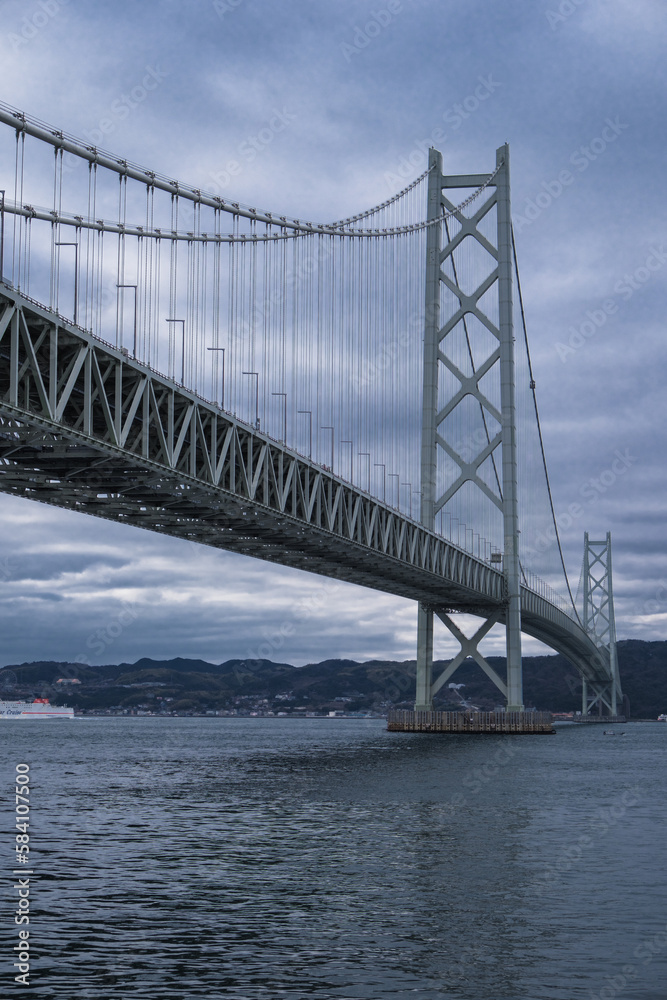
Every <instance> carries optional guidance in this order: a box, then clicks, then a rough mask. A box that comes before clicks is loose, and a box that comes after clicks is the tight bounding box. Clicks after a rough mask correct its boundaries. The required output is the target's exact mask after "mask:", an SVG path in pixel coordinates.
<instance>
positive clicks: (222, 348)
mask: <svg viewBox="0 0 667 1000" xmlns="http://www.w3.org/2000/svg"><path fill="white" fill-rule="evenodd" d="M206 350H207V351H221V352H222V379H221V381H222V391H221V398H220V409H221V410H224V408H225V350H226V348H224V347H207V348H206Z"/></svg>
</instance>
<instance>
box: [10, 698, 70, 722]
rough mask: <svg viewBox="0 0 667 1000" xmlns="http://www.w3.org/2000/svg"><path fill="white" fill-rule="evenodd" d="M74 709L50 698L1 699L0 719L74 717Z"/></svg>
mask: <svg viewBox="0 0 667 1000" xmlns="http://www.w3.org/2000/svg"><path fill="white" fill-rule="evenodd" d="M73 718H74V709H73V708H67V707H66V706H65V705H52V704H51V703H50V701H49V699H48V698H35V700H34V701H0V719H73Z"/></svg>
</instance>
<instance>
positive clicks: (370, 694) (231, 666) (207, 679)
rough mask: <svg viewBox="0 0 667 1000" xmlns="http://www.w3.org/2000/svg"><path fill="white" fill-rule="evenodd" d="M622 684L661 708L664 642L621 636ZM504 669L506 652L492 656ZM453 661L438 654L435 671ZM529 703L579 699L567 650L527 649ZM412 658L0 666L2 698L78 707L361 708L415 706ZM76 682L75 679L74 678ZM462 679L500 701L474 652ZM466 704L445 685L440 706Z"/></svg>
mask: <svg viewBox="0 0 667 1000" xmlns="http://www.w3.org/2000/svg"><path fill="white" fill-rule="evenodd" d="M618 652H619V664H620V670H621V679H622V683H623V690H624V693H625V694H627V695H628V697H629V699H630V707H631V712H632V716H633V717H635V718H657V716H658V715H659V714H660V713H662V712H667V642H641V641H638V640H626V641H623V642H620V643H619V646H618ZM489 662H490V663H491V665H492V666H494V667H495V668H496V670H498V671H499V672H500V673H501V674H502V673H503V672H504V666H505V664H504V660H503V659H502V658H501V657H489ZM446 663H447V661H441V662H439V663H437V664H436V668H435V669H436V676H437V671H438V670H439V669H441V668H443V667H444V666H446ZM523 664H524V699H525V703H526V705H527V706H535V707H536V708H538V709H543V710H548V711H554V712H567V711H572V710H576V709H579V708H580V707H581V683H580V680H579V676H578V674H577V672H576V671H575V670H574V669H573V668H572V667H571V666H570V664H569V663H568V662H567V661H566V660H565V659H564V658H563V657H561V656H526V657H524V661H523ZM414 676H415V661H414V660H407V661H403V662H395V661H389V660H373V661H370V662H365V663H357V662H356V661H353V660H335V659H331V660H323V661H322V662H320V663H310V664H308V665H306V666H303V667H294V666H292V665H291V664H288V663H273V662H271V661H269V660H226V661H224V662H222V663H219V664H213V663H207V662H206V661H204V660H186V659H180V658H176V659H172V660H152V659H141V660H138V661H137V662H136V663H131V664H130V663H119V664H106V665H104V666H94V665H92V666H88V665H84V664H80V663H63V662H56V661H48V662H38V663H22V664H10V665H8V666H6V667H4V668H2V669H1V670H0V696H1V697H3V698H5V699H20V698H32V697H35V696H36V697H48V698H50V699H51V701H52V702H55V703H58V702H59V703H67V704H69V705H73V706H74V707H75V708H77V709H87V710H108V709H111V710H115V711H128V710H129V711H134V710H145V711H160V712H181V713H182V712H185V713H187V712H193V713H198V712H202V711H221V710H228V711H234V712H241V713H245V712H248V711H258V712H260V713H271V712H273V713H274V714H275V713H277V712H278V711H280V712H286V713H287V714H293V713H295V712H304V711H311V712H328V711H332V710H336V709H338V710H345V711H349V712H360V711H369V710H373V711H376V712H383V711H386V710H387V708H391V707H393V706H397V705H400V706H404V707H409V706H410V705H411V702H412V700H413V698H414ZM77 681H78V682H80V683H76V682H77ZM452 682H456V683H457V684H464V685H465V686H464V687H463V688H461V689H460V693H461V695H462V696H463V697H465V698H466V699H467V700H468V701H469V702H471V703H473V704H475V705H477V706H479V707H480V708H482V709H491V708H493V707H494V706H495V705H497V704H498V703H499V701H500V699H499V697H498V694H497V692H496V690H495V688H494V687H493V686H492V684H491V682H490V681H489V680H488V678H487V677H486V676H485V675H484V674H483V672H482V671H481V670H480V669H479V668H478V667H477V666H476V665H475V664H473V663H472V662H471V661H468V662H466V663H464V664H463V665H462V666H461V668H460V669H459V670H458V671H457V673H456V674H455V675H454V677H453V678H452ZM458 705H460V701H458V700H457V696H456V695H455V694H454V693H453V692H452V691H450V690H449V689H448V687H447V686H446V685H445V687H444V688H443V689H442V691H441V692H440V695H439V698H438V701H437V705H436V707H451V708H453V707H455V706H458Z"/></svg>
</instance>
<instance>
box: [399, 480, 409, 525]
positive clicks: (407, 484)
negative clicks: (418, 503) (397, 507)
mask: <svg viewBox="0 0 667 1000" xmlns="http://www.w3.org/2000/svg"><path fill="white" fill-rule="evenodd" d="M401 486H407V487H408V509H409V512H410V515H409V516H410V517H412V483H401ZM399 504H400V498H399Z"/></svg>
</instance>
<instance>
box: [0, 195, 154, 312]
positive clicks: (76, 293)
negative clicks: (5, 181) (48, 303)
mask: <svg viewBox="0 0 667 1000" xmlns="http://www.w3.org/2000/svg"><path fill="white" fill-rule="evenodd" d="M4 231H5V192H4V191H3V192H2V241H3V243H4V235H5V232H4ZM55 246H57V247H74V316H73V319H74V325H75V326H76V318H77V314H78V309H77V306H78V302H79V244H78V243H61V242H58V243H56V244H55ZM3 252H4V247H3ZM1 256H2V253H0V257H1ZM134 287H135V289H136V285H135V286H134ZM135 296H136V292H135ZM134 308H135V322H136V298H135V303H134Z"/></svg>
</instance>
